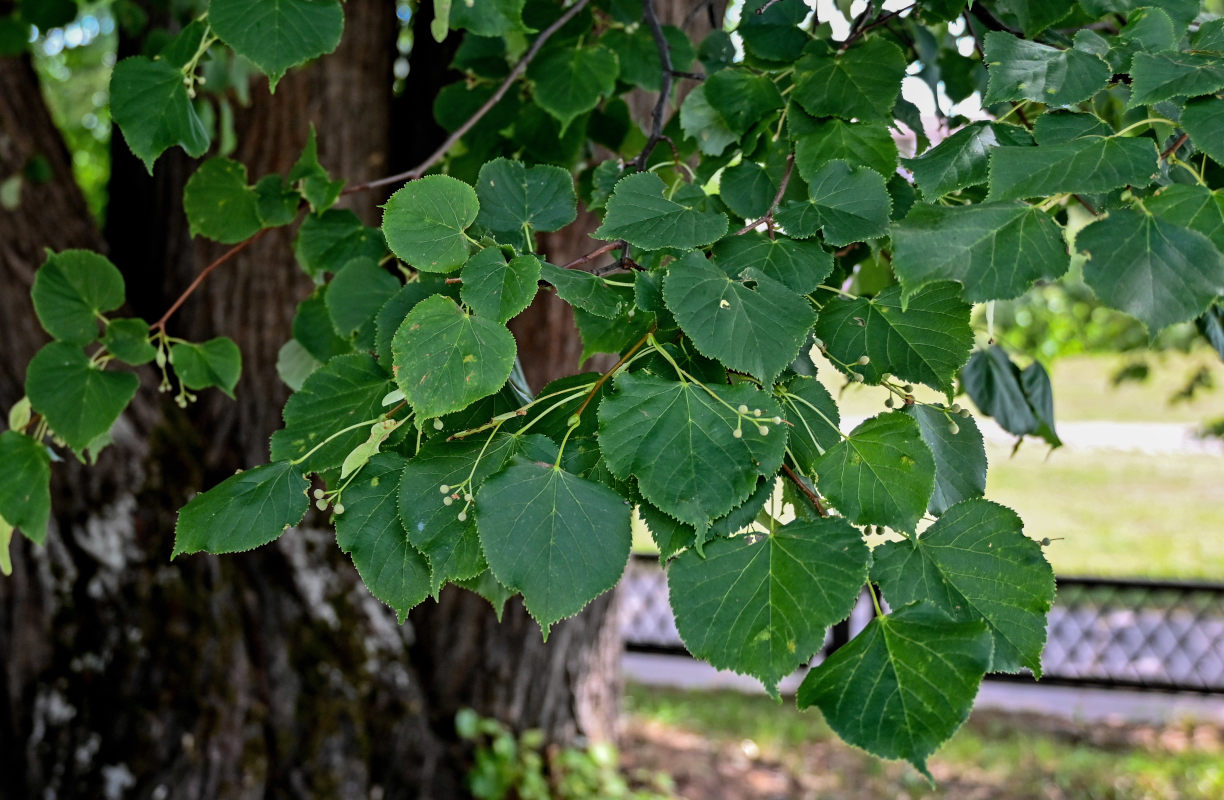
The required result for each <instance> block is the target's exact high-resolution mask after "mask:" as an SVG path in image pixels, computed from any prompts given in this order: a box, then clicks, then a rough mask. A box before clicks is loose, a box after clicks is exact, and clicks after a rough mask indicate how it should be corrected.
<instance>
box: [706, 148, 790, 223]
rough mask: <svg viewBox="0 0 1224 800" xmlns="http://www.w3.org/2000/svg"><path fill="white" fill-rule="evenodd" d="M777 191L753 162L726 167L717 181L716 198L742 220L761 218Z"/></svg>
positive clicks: (762, 170)
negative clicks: (720, 199)
mask: <svg viewBox="0 0 1224 800" xmlns="http://www.w3.org/2000/svg"><path fill="white" fill-rule="evenodd" d="M777 191H778V187H777V186H775V185H774V182H773V180H772V179H771V178H770V177H769V173H768V172H766V171H765V168H764V167H762V166H761V165H760V164H758V163H756V162H755V161H744V162H742V163H740V164H736V165H735V166H734V167H728V168H727V169H726V170H724V171H723V174H722V177H720V178H719V179H718V196H719V197H720V198H722V201H723V202H724V203H725V204H726V205H727V208H729V209H731V210H732V211H733V212H735V213H736V214H739V215H740V216H741V217H743V218H744V219H756V218H757V217H760V216H763V215H764V214H765V212H766V211H768V210H769V204H770V201H772V200H773V197H774V194H776V193H777Z"/></svg>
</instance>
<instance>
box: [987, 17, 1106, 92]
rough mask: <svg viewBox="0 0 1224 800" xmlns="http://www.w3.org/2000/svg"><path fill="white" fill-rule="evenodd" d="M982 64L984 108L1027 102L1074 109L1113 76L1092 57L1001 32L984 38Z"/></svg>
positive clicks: (1078, 50)
mask: <svg viewBox="0 0 1224 800" xmlns="http://www.w3.org/2000/svg"><path fill="white" fill-rule="evenodd" d="M985 60H986V65H987V67H989V69H988V74H989V76H990V82H989V84H988V85H987V88H986V99H985V101H984V102H985V103H986V104H991V103H999V102H1004V101H1007V100H1030V101H1032V102H1034V103H1044V104H1045V105H1048V106H1069V105H1074V104H1075V103H1079V102H1082V101H1084V100H1087V99H1088V98H1089V97H1092V96H1093V95H1094V94H1096V93H1097V92H1099V91H1100V90H1102V89H1104V88H1105V85H1106V84H1107V83H1109V78H1110V76H1111V75H1112V74H1113V73H1112V70H1110V68H1109V65H1108V64H1107V63H1105V61H1104V60H1103V59H1102V58H1100V57H1099V56H1096V55H1093V54H1092V53H1087V52H1084V51H1083V50H1080V49H1078V48H1074V47H1073V48H1071V49H1069V50H1059V49H1058V48H1056V47H1050V46H1049V45H1045V44H1041V43H1040V42H1030V41H1027V40H1025V39H1018V38H1016V37H1015V36H1012V35H1011V34H1009V33H1003V32H1001V31H991V32H989V33H987V34H986V59H985Z"/></svg>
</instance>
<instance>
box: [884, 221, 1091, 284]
mask: <svg viewBox="0 0 1224 800" xmlns="http://www.w3.org/2000/svg"><path fill="white" fill-rule="evenodd" d="M892 239H893V248H894V250H893V270H894V271H895V272H896V273H897V277H898V278H899V279H900V280H901V286H902V289H903V296H912V295H913V293H914V292H916V291H917V290H918V289H920V288H921V287H923V286H925V285H926V284H928V283H931V282H933V281H943V280H954V281H960V282H961V283H962V284H963V285H964V287H965V289H964V293H965V299H966V300H967V301H969V302H971V303H976V302H980V301H983V300H995V299H998V300H1006V299H1009V298H1012V297H1017V296H1018V295H1020V294H1023V293H1024V291H1025V290H1026V289H1028V287H1029V286H1031V285H1032V284H1033V282H1034V281H1036V280H1038V279H1040V278H1051V279H1052V278H1057V277H1059V276H1061V275H1062V274H1063V273H1065V272H1066V271H1067V267H1068V266H1069V265H1070V257H1069V256H1068V255H1067V246H1066V243H1065V242H1064V241H1063V236H1062V230H1061V229H1060V228H1059V227H1058V225H1057V223H1055V222H1054V220H1052V219H1050V215H1049V214H1046V213H1045V212H1043V211H1041V210H1040V209H1038V208H1034V207H1033V206H1030V205H1026V204H1024V203H978V204H975V205H971V206H948V207H945V206H931V205H924V204H918V205H915V206H914V208H913V210H912V211H910V213H909V216H907V217H906V218H905V219H904V220H903V221H902V222H899V223H897V224H895V225H894V226H893V231H892Z"/></svg>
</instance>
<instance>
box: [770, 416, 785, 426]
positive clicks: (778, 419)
mask: <svg viewBox="0 0 1224 800" xmlns="http://www.w3.org/2000/svg"><path fill="white" fill-rule="evenodd" d="M770 422H772V423H773V424H775V425H781V424H782V418H781V417H774V418H773V419H772V420H770Z"/></svg>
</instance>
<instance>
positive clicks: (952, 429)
mask: <svg viewBox="0 0 1224 800" xmlns="http://www.w3.org/2000/svg"><path fill="white" fill-rule="evenodd" d="M948 433H950V434H952V435H953V436H955V435H956V434H958V433H960V426H959V425H957V424H956V423H955V422H949V423H948Z"/></svg>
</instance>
